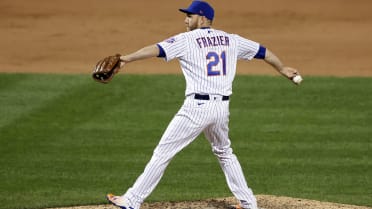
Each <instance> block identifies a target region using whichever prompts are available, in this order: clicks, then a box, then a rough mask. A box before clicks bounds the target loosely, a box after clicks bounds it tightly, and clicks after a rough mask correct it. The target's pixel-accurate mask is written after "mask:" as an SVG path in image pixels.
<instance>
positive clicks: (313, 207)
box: [55, 195, 371, 209]
mask: <svg viewBox="0 0 372 209" xmlns="http://www.w3.org/2000/svg"><path fill="white" fill-rule="evenodd" d="M257 200H258V205H259V207H261V208H262V209H371V207H363V206H355V205H345V204H337V203H330V202H320V201H315V200H306V199H299V198H291V197H277V196H272V195H257ZM236 203H237V201H236V199H235V198H233V197H228V198H218V199H209V200H200V201H185V202H156V203H145V204H144V205H143V206H142V208H141V209H150V208H151V209H227V208H228V207H229V206H230V205H234V204H236ZM55 209H116V207H114V206H112V205H97V206H79V207H70V208H55Z"/></svg>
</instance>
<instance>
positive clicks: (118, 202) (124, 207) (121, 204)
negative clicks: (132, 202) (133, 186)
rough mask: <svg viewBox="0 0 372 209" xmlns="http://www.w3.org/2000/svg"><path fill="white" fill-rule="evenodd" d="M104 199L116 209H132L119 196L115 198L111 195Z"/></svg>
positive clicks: (132, 208)
mask: <svg viewBox="0 0 372 209" xmlns="http://www.w3.org/2000/svg"><path fill="white" fill-rule="evenodd" d="M106 199H107V200H108V201H109V202H110V203H111V204H113V205H114V206H116V207H119V208H121V209H134V207H131V206H129V205H128V204H127V203H126V202H125V200H124V199H123V198H122V197H121V196H115V195H113V194H107V195H106Z"/></svg>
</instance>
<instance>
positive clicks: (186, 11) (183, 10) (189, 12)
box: [179, 9, 195, 14]
mask: <svg viewBox="0 0 372 209" xmlns="http://www.w3.org/2000/svg"><path fill="white" fill-rule="evenodd" d="M179 11H180V12H183V13H186V14H195V13H193V12H191V11H189V10H187V9H179Z"/></svg>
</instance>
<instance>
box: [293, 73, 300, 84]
mask: <svg viewBox="0 0 372 209" xmlns="http://www.w3.org/2000/svg"><path fill="white" fill-rule="evenodd" d="M292 81H293V82H295V83H296V84H300V83H301V81H302V77H301V76H300V75H296V76H295V77H293V78H292Z"/></svg>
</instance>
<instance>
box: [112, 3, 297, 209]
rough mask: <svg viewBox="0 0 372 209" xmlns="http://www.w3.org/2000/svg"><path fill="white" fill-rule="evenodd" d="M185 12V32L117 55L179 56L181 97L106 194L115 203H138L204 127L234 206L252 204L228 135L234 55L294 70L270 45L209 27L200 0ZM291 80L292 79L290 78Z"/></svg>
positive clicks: (128, 207) (132, 207) (128, 208)
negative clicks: (131, 174) (136, 161)
mask: <svg viewBox="0 0 372 209" xmlns="http://www.w3.org/2000/svg"><path fill="white" fill-rule="evenodd" d="M180 11H181V12H183V13H185V14H186V18H185V24H186V28H187V32H184V33H180V34H177V35H175V36H173V37H171V38H169V39H167V40H164V41H161V42H159V43H157V44H153V45H150V46H147V47H144V48H142V49H140V50H138V51H136V52H134V53H131V54H128V55H124V56H120V67H119V68H122V67H123V66H124V65H126V64H128V63H130V62H133V61H137V60H142V59H147V58H151V57H161V58H164V59H165V60H166V61H169V60H172V59H178V60H179V62H180V65H181V69H182V72H183V74H184V76H185V79H186V91H185V100H184V103H183V105H182V107H181V108H180V110H179V111H178V112H177V114H176V115H175V116H174V118H173V119H172V121H171V122H170V124H169V125H168V127H167V129H166V130H165V132H164V134H163V136H162V137H161V139H160V142H159V144H158V145H157V147H156V148H155V150H154V152H153V156H152V158H151V160H150V161H149V162H148V164H147V165H146V167H145V169H144V171H143V173H142V174H141V175H140V176H139V177H138V178H137V180H136V181H135V183H134V184H133V186H132V187H130V188H129V189H128V190H127V191H126V192H125V194H123V195H122V196H114V195H112V194H108V195H107V196H106V197H107V199H108V200H109V202H111V203H112V204H114V205H115V206H118V207H120V208H123V209H139V208H140V206H141V204H142V203H143V202H144V200H145V199H146V198H147V197H148V196H149V195H150V194H151V192H152V191H153V190H154V189H155V187H156V185H157V184H158V183H159V181H160V179H161V177H162V176H163V173H164V171H165V169H166V168H167V166H168V164H169V163H170V161H171V160H172V159H173V157H174V156H175V155H176V154H177V153H178V152H180V151H181V150H182V149H183V148H185V147H186V146H187V145H189V144H190V143H191V142H193V140H194V139H195V138H196V137H197V136H198V135H200V134H201V133H204V135H205V137H206V138H207V140H208V141H209V142H210V144H211V148H212V152H213V153H214V154H215V156H216V157H217V159H218V161H219V163H220V165H221V168H222V171H223V172H224V174H225V176H226V181H227V184H228V187H229V188H230V190H231V192H232V193H233V194H234V196H235V197H236V198H237V199H238V200H239V201H240V204H239V205H238V206H236V207H235V208H246V209H257V201H256V198H255V196H254V195H253V192H252V190H251V189H250V188H249V187H248V185H247V182H246V180H245V177H244V174H243V171H242V168H241V166H240V163H239V161H238V159H237V157H236V156H235V154H234V153H233V150H232V148H231V141H230V139H229V134H228V132H229V127H228V123H229V101H230V95H231V94H232V82H233V80H234V77H235V74H236V65H237V60H238V59H243V60H251V59H253V58H256V59H262V60H264V61H265V62H266V63H268V64H270V65H272V66H273V67H274V69H276V70H277V71H278V72H279V73H280V74H282V75H283V76H285V77H287V78H289V79H290V80H292V78H294V77H295V76H297V75H299V73H298V71H297V70H296V69H294V68H290V67H286V66H284V65H283V64H282V62H281V61H280V60H279V59H278V57H277V56H275V55H274V54H273V53H272V52H271V51H270V50H268V49H267V48H265V47H264V46H262V45H260V44H259V43H257V42H254V41H251V40H248V39H246V38H243V37H241V36H239V35H236V34H229V33H227V32H224V31H221V30H217V29H214V28H212V27H211V26H212V21H213V18H214V9H213V8H212V7H211V6H210V5H209V4H208V3H207V2H204V1H193V2H192V3H191V5H190V6H189V7H188V8H185V9H180ZM292 82H294V83H296V82H295V81H293V80H292Z"/></svg>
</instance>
